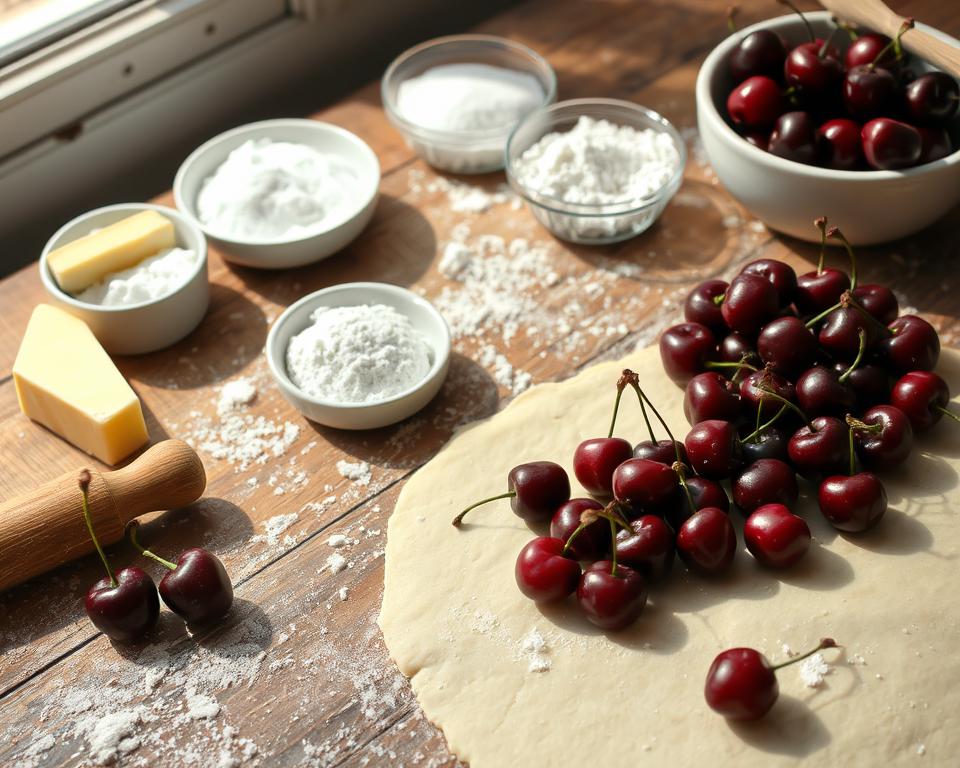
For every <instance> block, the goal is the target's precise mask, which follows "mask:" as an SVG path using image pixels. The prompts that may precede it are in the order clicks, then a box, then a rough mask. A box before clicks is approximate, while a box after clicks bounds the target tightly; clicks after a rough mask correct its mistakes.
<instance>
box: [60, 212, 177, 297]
mask: <svg viewBox="0 0 960 768" xmlns="http://www.w3.org/2000/svg"><path fill="white" fill-rule="evenodd" d="M176 245H177V237H176V232H175V231H174V228H173V222H172V221H170V219H168V218H167V217H166V216H162V215H161V214H159V213H157V212H156V211H149V210H148V211H141V212H140V213H137V214H134V215H133V216H128V217H127V218H125V219H121V220H120V221H118V222H116V223H115V224H111V225H110V226H107V227H104V228H103V229H101V230H98V231H97V232H93V233H91V234H89V235H86V236H84V237H81V238H80V239H79V240H74V241H73V242H72V243H67V244H66V245H64V246H61V247H60V248H57V249H56V250H53V251H50V253H49V254H48V255H47V264H48V265H49V267H50V271H51V272H53V276H54V277H55V278H56V280H57V285H59V286H60V287H61V288H62V289H63V290H64V291H66V292H67V293H77V292H79V291H82V290H84V289H85V288H89V287H90V286H91V285H93V284H94V283H96V282H99V281H100V280H102V279H103V278H104V276H106V275H108V274H110V273H111V272H120V271H122V270H124V269H129V268H130V267H133V266H136V265H137V264H139V263H140V262H141V261H143V260H144V259H145V258H147V257H148V256H153V255H154V254H156V253H158V252H160V251H163V250H166V249H168V248H175V247H176Z"/></svg>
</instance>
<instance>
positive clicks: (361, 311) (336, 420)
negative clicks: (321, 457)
mask: <svg viewBox="0 0 960 768" xmlns="http://www.w3.org/2000/svg"><path fill="white" fill-rule="evenodd" d="M266 355H267V363H268V365H269V367H270V372H271V373H272V374H273V378H274V379H275V380H276V382H277V386H279V387H280V391H281V392H282V393H283V396H284V397H285V398H286V399H287V400H288V401H289V402H290V403H291V404H292V405H293V406H294V407H295V408H297V410H299V411H300V412H301V413H302V414H303V415H304V416H306V417H307V418H308V419H311V420H312V421H315V422H317V423H319V424H324V425H326V426H329V427H335V428H337V429H374V428H376V427H384V426H387V425H388V424H394V423H396V422H398V421H402V420H403V419H405V418H407V417H408V416H411V415H413V414H414V413H416V412H417V411H419V410H420V409H421V408H423V407H424V406H425V405H426V404H427V403H429V402H430V401H431V400H432V399H433V398H434V396H435V395H436V394H437V392H439V391H440V387H441V386H442V385H443V382H444V379H445V378H446V375H447V370H448V368H449V363H450V331H449V330H448V328H447V324H446V322H445V321H444V319H443V317H442V316H441V315H440V313H439V312H438V311H437V310H436V308H435V307H434V306H433V305H432V304H430V303H429V302H428V301H426V299H423V298H422V297H420V296H417V295H416V294H415V293H412V292H410V291H408V290H406V289H405V288H400V287H398V286H394V285H388V284H386V283H345V284H343V285H335V286H332V287H330V288H325V289H323V290H320V291H317V292H315V293H311V294H309V295H308V296H305V297H303V298H302V299H300V300H299V301H297V302H296V303H295V304H293V305H291V306H290V307H288V308H287V310H286V311H284V313H283V314H282V315H280V317H279V318H278V319H277V321H276V322H275V323H274V325H273V327H272V328H271V329H270V333H269V335H268V336H267V346H266Z"/></svg>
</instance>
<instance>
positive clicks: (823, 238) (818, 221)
mask: <svg viewBox="0 0 960 768" xmlns="http://www.w3.org/2000/svg"><path fill="white" fill-rule="evenodd" d="M813 225H814V226H815V227H816V228H817V229H819V230H820V258H819V259H818V261H817V274H818V275H822V274H823V262H824V259H826V257H827V217H826V216H818V217H817V218H815V219H814V220H813Z"/></svg>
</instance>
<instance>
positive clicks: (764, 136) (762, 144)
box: [740, 131, 770, 152]
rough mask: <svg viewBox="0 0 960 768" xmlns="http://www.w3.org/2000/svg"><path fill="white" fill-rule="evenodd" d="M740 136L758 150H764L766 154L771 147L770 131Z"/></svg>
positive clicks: (749, 132)
mask: <svg viewBox="0 0 960 768" xmlns="http://www.w3.org/2000/svg"><path fill="white" fill-rule="evenodd" d="M740 135H741V136H743V138H745V139H746V140H747V142H749V143H750V144H753V146H755V147H756V148H757V149H762V150H763V151H764V152H766V151H767V148H768V147H769V146H770V132H769V131H744V132H743V133H742V134H740Z"/></svg>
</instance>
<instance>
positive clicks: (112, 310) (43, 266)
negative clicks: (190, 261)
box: [37, 203, 209, 315]
mask: <svg viewBox="0 0 960 768" xmlns="http://www.w3.org/2000/svg"><path fill="white" fill-rule="evenodd" d="M110 211H157V212H158V213H160V214H162V215H164V216H168V217H169V218H172V219H176V220H177V221H178V222H180V223H181V224H183V225H184V226H185V227H186V228H187V229H188V230H190V231H191V233H192V234H193V235H194V236H195V237H196V238H197V239H198V241H199V244H200V258H199V259H197V264H196V266H195V267H194V269H193V271H192V272H191V273H190V275H189V276H188V277H187V278H186V279H185V280H184V281H183V282H182V283H181V284H180V285H179V286H177V287H176V288H174V289H173V290H172V291H171V292H170V293H168V294H165V295H164V296H160V297H159V298H156V299H148V300H147V301H141V302H138V303H136V304H120V305H116V304H110V305H105V304H91V303H90V302H87V301H81V300H80V299H77V298H75V297H74V296H72V295H70V294H69V293H67V292H66V291H65V290H63V289H62V288H61V287H60V286H59V285H58V284H57V280H56V278H55V277H54V276H53V273H52V272H51V270H50V265H49V263H48V261H47V256H48V255H49V254H50V252H51V251H52V250H54V247H53V243H54V242H55V241H56V240H58V239H59V238H61V237H62V236H63V234H64V232H65V231H66V230H67V229H69V228H70V227H72V226H74V225H77V224H82V223H83V222H84V221H86V220H87V219H89V218H92V217H93V216H96V215H98V214H101V213H108V212H110ZM81 237H82V235H81ZM71 242H72V241H71ZM178 247H182V246H178ZM37 266H38V267H39V270H40V282H41V283H43V287H44V288H46V289H47V292H48V293H50V294H51V295H52V296H55V297H56V298H57V300H58V301H62V302H63V303H65V304H68V305H69V306H71V307H76V308H78V309H82V310H84V311H86V312H98V313H103V314H106V315H109V314H116V313H123V312H130V311H132V310H136V309H143V308H144V307H152V306H156V305H157V304H160V303H162V302H164V301H168V300H170V299H172V298H174V297H175V296H177V295H178V294H179V293H181V292H182V291H184V290H185V289H186V288H187V287H188V286H190V285H192V284H193V282H194V281H195V280H196V279H197V275H198V274H199V273H200V272H201V271H202V272H203V273H204V275H206V274H207V238H206V237H205V235H204V233H203V230H201V229H200V227H198V226H197V224H196V222H194V221H193V219H191V218H190V217H189V216H186V215H184V213H183V212H182V211H179V210H177V209H176V208H171V207H170V206H167V205H159V204H157V203H114V204H113V205H103V206H100V207H99V208H93V209H92V210H89V211H86V212H85V213H81V214H80V215H79V216H74V217H73V218H72V219H70V221H68V222H66V223H65V224H63V225H61V226H60V228H59V229H57V231H56V232H54V233H53V234H52V235H51V236H50V238H49V239H48V240H47V242H46V244H45V245H44V246H43V251H41V253H40V259H39V261H38V263H37ZM207 280H208V281H209V277H207Z"/></svg>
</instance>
